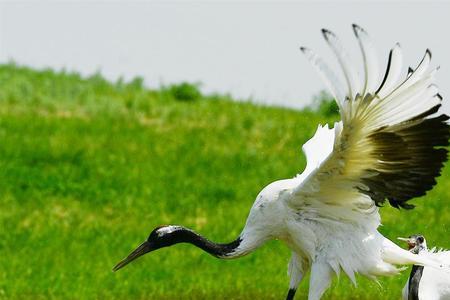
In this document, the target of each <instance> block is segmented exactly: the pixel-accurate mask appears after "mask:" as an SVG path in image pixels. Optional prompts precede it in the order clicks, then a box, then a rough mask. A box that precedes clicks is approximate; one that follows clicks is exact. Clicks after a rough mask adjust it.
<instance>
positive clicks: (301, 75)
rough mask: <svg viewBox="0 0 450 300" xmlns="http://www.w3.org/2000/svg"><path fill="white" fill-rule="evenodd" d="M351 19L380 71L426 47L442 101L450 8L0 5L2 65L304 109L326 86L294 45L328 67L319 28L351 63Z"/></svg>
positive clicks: (448, 71) (354, 50) (448, 85)
mask: <svg viewBox="0 0 450 300" xmlns="http://www.w3.org/2000/svg"><path fill="white" fill-rule="evenodd" d="M352 23H357V24H359V25H360V26H362V27H363V28H365V29H366V31H368V33H369V34H370V36H371V37H372V40H373V43H374V45H375V46H376V47H377V49H378V52H379V55H380V62H381V63H382V65H381V66H380V68H381V69H382V70H384V69H385V65H386V62H387V55H388V51H389V49H390V48H391V47H392V46H393V45H394V44H395V42H400V44H401V45H402V49H403V53H404V61H405V64H406V65H405V73H406V68H407V66H408V65H411V66H416V65H417V63H418V62H419V61H420V59H421V58H422V56H423V54H424V52H425V49H426V48H430V49H431V50H432V53H433V64H434V65H440V66H441V69H440V71H439V74H438V76H437V77H438V84H439V86H440V88H441V91H442V94H443V96H444V101H445V98H450V35H449V33H448V32H449V28H450V2H432V1H427V2H409V3H408V2H396V3H392V2H385V3H380V2H368V1H363V2H346V1H336V2H311V1H303V2H279V1H277V2H275V1H273V2H268V1H266V2H255V1H251V2H249V1H247V2H239V1H233V2H216V1H214V2H198V1H197V2H195V1H192V2H191V1H190V2H186V1H184V2H170V1H164V2H155V1H147V2H145V1H140V2H130V1H127V2H125V1H119V2H108V1H96V2H94V1H70V2H66V1H64V2H61V1H60V2H49V1H10V2H5V1H0V62H7V61H8V60H10V59H12V60H14V61H16V62H17V63H19V64H23V65H28V66H33V67H38V68H42V67H52V68H55V69H61V68H63V67H65V68H66V69H68V70H76V71H79V72H81V73H82V74H85V75H88V74H92V73H94V72H95V71H97V70H100V71H101V73H102V74H104V75H105V76H106V77H107V78H109V79H113V80H114V79H117V78H118V77H119V76H121V75H123V76H124V77H125V78H128V79H129V78H132V77H134V76H137V75H139V76H142V77H144V79H145V83H146V85H147V86H149V87H158V86H159V85H160V84H161V83H165V84H168V83H174V82H180V81H190V82H202V83H203V90H204V91H205V92H213V91H215V92H221V93H227V92H229V93H231V94H232V95H233V96H235V97H237V98H248V97H252V98H254V99H255V101H259V102H264V103H270V104H275V105H285V106H290V107H302V106H304V105H305V104H308V103H310V102H311V99H312V96H313V95H314V94H317V93H318V92H319V91H320V90H322V89H324V88H325V86H324V85H323V83H322V82H321V80H320V78H319V77H318V76H317V74H316V73H315V71H314V70H313V69H312V67H311V66H310V65H309V63H308V62H307V61H306V59H305V58H304V57H303V55H302V54H301V52H300V51H299V47H300V46H308V47H309V48H312V49H314V50H315V51H316V52H317V53H319V54H320V55H321V56H322V57H324V58H325V59H326V60H327V61H329V62H332V63H333V64H332V65H333V66H336V64H335V62H334V57H333V55H332V53H331V51H330V50H329V49H328V47H327V45H326V43H325V42H324V41H323V39H322V36H321V33H320V29H321V28H323V27H325V28H328V29H331V30H332V31H334V32H335V33H336V34H338V35H339V36H340V38H341V39H342V40H343V42H344V44H345V45H346V46H347V47H346V48H347V49H348V51H349V52H350V53H351V54H352V56H354V57H355V61H356V62H357V63H359V61H360V53H359V48H358V44H357V42H356V40H355V39H354V38H353V32H352V30H351V24H352ZM448 102H450V100H448ZM445 111H446V112H447V113H450V103H448V104H446V105H445Z"/></svg>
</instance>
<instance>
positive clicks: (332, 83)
mask: <svg viewBox="0 0 450 300" xmlns="http://www.w3.org/2000/svg"><path fill="white" fill-rule="evenodd" d="M353 31H354V33H355V36H356V38H357V39H358V42H359V46H360V49H361V51H362V58H363V63H364V69H363V72H364V73H363V74H364V75H363V76H362V78H361V77H360V76H359V75H358V73H357V72H356V70H355V69H354V66H353V61H354V60H355V59H354V58H352V57H350V56H349V55H348V54H347V52H346V51H345V50H344V48H343V47H342V45H341V43H340V41H339V39H338V38H337V37H336V35H335V34H333V33H332V32H331V31H329V30H325V29H324V30H322V33H323V36H324V37H325V40H326V42H327V43H328V45H329V46H330V47H331V49H332V51H333V52H334V54H335V55H336V57H337V60H338V62H339V65H340V67H341V69H342V71H343V75H344V76H343V77H344V81H345V84H342V83H341V82H340V79H339V78H338V77H337V76H336V75H334V73H333V72H332V71H331V69H330V68H329V67H328V66H327V65H326V64H325V62H324V61H323V60H322V59H321V58H319V56H317V55H316V54H314V53H313V52H312V51H311V50H309V49H307V48H304V47H302V48H301V51H302V52H303V53H304V54H305V55H306V57H307V58H308V60H309V61H310V62H311V63H312V65H313V66H314V67H315V69H316V70H317V71H318V72H319V74H320V75H321V76H322V77H323V79H324V80H325V83H326V85H327V87H328V88H329V91H330V92H331V94H332V95H333V97H334V98H335V100H336V102H337V104H338V106H339V111H340V116H341V119H342V120H341V121H340V122H337V123H335V124H334V127H333V128H329V127H328V125H325V126H324V127H322V126H320V125H319V127H318V128H317V131H316V133H315V135H314V136H313V137H312V138H311V139H310V140H309V141H308V142H307V143H306V144H305V145H303V152H304V153H305V155H306V158H307V165H306V168H305V170H304V171H303V172H302V173H300V174H298V175H297V176H295V177H294V178H290V179H284V180H277V181H275V182H273V183H271V184H269V185H268V186H266V187H265V188H263V189H262V191H261V192H260V193H259V194H258V195H257V197H256V200H255V202H254V204H253V206H252V208H251V209H250V213H249V215H248V218H247V221H246V223H245V226H244V228H243V230H242V232H241V234H240V235H239V236H238V237H237V238H236V240H234V241H232V242H231V243H228V244H217V243H214V242H211V241H209V240H208V239H206V238H205V237H203V236H201V235H200V234H198V233H196V232H194V231H193V230H191V229H188V228H185V227H182V226H173V225H171V226H160V227H157V228H156V229H154V230H153V231H152V232H151V233H150V236H149V237H148V239H147V240H146V241H145V242H144V243H143V244H141V245H140V246H139V247H138V248H137V249H136V250H134V251H133V252H132V253H131V254H130V255H129V256H128V257H126V258H125V259H123V260H122V261H121V262H119V263H118V264H117V265H116V266H115V267H114V271H117V270H119V269H120V268H122V267H124V266H125V265H127V264H128V263H130V262H131V261H133V260H134V259H136V258H138V257H140V256H142V255H143V254H145V253H148V252H151V251H154V250H156V249H160V248H163V247H167V246H172V245H174V244H177V243H190V244H193V245H194V246H196V247H198V248H201V249H202V250H204V251H206V252H208V253H210V254H212V255H213V256H215V257H218V258H223V259H231V258H237V257H241V256H243V255H246V254H248V253H250V252H252V251H254V250H255V249H256V248H258V247H259V246H261V245H262V244H263V243H264V242H266V241H267V240H270V239H279V240H281V241H283V242H284V243H285V244H286V245H287V246H288V247H289V248H290V249H291V250H292V257H291V260H290V263H289V266H288V273H289V276H290V285H289V292H288V295H287V299H293V298H294V295H295V292H296V289H297V287H298V285H299V283H300V281H301V280H302V278H303V277H304V275H305V273H306V272H308V271H310V272H311V277H310V282H309V293H308V299H309V300H315V299H319V298H320V297H321V296H322V294H323V293H324V291H325V290H326V289H327V288H328V286H329V285H330V283H331V280H332V278H333V276H334V275H335V274H338V273H339V272H340V271H341V270H343V271H344V273H345V274H347V276H348V277H349V278H350V279H351V280H352V281H353V282H355V273H360V274H362V275H364V276H367V277H369V278H375V277H376V276H380V275H394V274H397V273H398V272H399V269H398V268H397V267H396V266H395V265H404V264H418V265H426V266H433V267H436V268H440V267H442V266H440V265H439V264H436V263H435V262H434V261H432V260H429V259H427V258H426V257H423V256H420V255H414V254H413V253H411V252H409V251H407V250H404V249H402V248H400V247H398V246H397V245H396V244H394V243H393V242H391V241H390V240H388V239H387V238H385V237H384V236H383V235H381V234H380V233H379V232H378V230H377V228H378V226H379V225H380V214H379V212H378V210H379V207H380V206H382V205H383V204H384V203H385V201H386V200H387V201H388V203H389V204H390V205H391V206H393V207H396V208H405V209H410V208H412V207H413V206H412V205H411V204H409V203H408V200H410V199H412V198H415V197H419V196H422V195H424V194H425V193H426V191H428V190H430V189H431V188H432V187H433V186H434V185H435V184H436V180H435V178H436V177H438V176H439V175H440V171H441V168H442V166H443V164H444V162H445V161H446V160H447V150H446V149H445V147H446V146H448V144H449V143H448V139H449V136H450V130H449V126H448V124H447V123H446V121H447V119H448V117H447V116H446V115H438V116H436V114H435V113H436V112H438V110H439V108H440V106H441V101H442V97H441V96H440V95H439V93H438V88H437V86H436V85H435V78H434V76H435V74H436V71H437V69H432V70H431V71H430V70H429V65H430V60H431V52H430V51H429V50H427V51H426V52H425V56H424V57H423V59H422V61H421V62H420V63H419V65H418V66H417V68H415V69H414V70H412V69H409V70H408V72H407V73H406V72H405V74H404V75H403V76H402V75H401V73H402V54H401V50H400V45H399V44H396V45H395V46H394V48H393V49H392V50H391V51H390V54H389V59H388V63H387V69H386V72H385V74H384V77H381V76H380V73H379V66H378V61H377V55H376V52H375V50H374V48H373V46H372V43H371V42H370V39H369V37H368V35H367V33H366V32H365V31H364V30H363V29H362V28H361V27H359V26H357V25H353Z"/></svg>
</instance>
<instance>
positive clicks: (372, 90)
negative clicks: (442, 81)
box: [292, 25, 450, 209]
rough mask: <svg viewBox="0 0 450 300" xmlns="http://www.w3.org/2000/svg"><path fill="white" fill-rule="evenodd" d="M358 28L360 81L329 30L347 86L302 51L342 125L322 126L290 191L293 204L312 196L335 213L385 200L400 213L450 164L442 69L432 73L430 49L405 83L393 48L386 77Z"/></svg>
mask: <svg viewBox="0 0 450 300" xmlns="http://www.w3.org/2000/svg"><path fill="white" fill-rule="evenodd" d="M353 29H354V33H355V35H356V37H357V39H358V42H359V45H360V48H361V52H362V56H363V63H364V76H363V78H364V79H363V80H360V77H359V76H358V73H357V72H356V70H355V69H354V68H353V65H352V63H351V60H350V57H349V55H348V54H347V53H346V52H345V50H344V48H343V47H342V46H341V44H340V42H339V40H338V38H337V37H336V36H335V35H334V34H333V33H332V32H330V31H328V30H322V32H323V35H324V37H325V40H326V41H327V43H328V44H329V46H330V47H331V49H332V50H333V52H334V53H335V55H336V57H337V59H338V62H339V64H340V66H341V68H342V71H343V74H344V79H345V84H341V83H340V82H339V80H338V77H337V76H336V75H334V74H333V72H332V71H331V69H330V68H329V67H328V66H327V65H326V64H325V62H324V61H323V60H322V59H321V58H320V57H318V56H317V55H316V54H314V53H313V52H312V51H311V50H309V49H307V48H301V50H302V51H303V52H304V54H305V55H306V57H307V58H308V59H309V60H310V62H311V63H312V64H313V66H314V67H315V68H316V69H317V70H318V71H319V74H320V75H321V76H322V77H323V79H324V80H325V82H326V84H327V86H328V88H329V90H330V91H331V93H332V95H333V96H334V98H335V99H336V102H337V103H338V106H339V110H340V115H341V118H342V121H341V122H339V123H336V124H335V126H334V128H333V129H328V127H320V126H319V128H318V130H317V132H316V134H315V135H314V137H313V138H312V139H311V140H309V141H308V142H307V143H306V144H305V145H304V147H303V150H304V152H305V155H306V157H307V167H306V169H305V171H304V172H303V173H302V174H301V175H299V176H298V177H299V179H301V180H299V181H298V182H299V184H298V186H297V187H296V188H295V189H294V192H293V195H294V196H301V197H293V199H297V200H298V199H310V201H316V202H317V203H316V204H329V205H334V207H335V209H338V206H342V205H345V204H350V205H351V206H352V208H354V209H369V208H370V206H371V205H372V207H373V204H374V203H375V204H376V205H377V206H380V205H382V204H383V203H384V202H385V201H386V200H388V201H389V203H390V204H391V205H392V206H394V207H397V208H398V207H402V208H412V207H413V206H412V205H410V204H408V203H407V201H408V200H410V199H412V198H414V197H418V196H422V195H424V194H425V193H426V191H428V190H430V189H431V188H432V187H433V186H434V185H435V184H436V180H435V178H436V177H437V176H439V175H440V171H441V168H442V166H443V164H444V162H445V161H446V160H447V149H445V148H444V147H446V146H448V144H449V142H448V139H449V136H450V127H449V125H448V124H447V123H446V121H447V120H448V118H449V117H447V116H446V115H439V116H436V114H435V113H436V112H438V110H439V108H440V106H441V101H442V97H441V96H440V95H439V93H438V88H437V86H436V85H435V83H434V81H435V79H434V75H435V73H436V71H437V69H433V70H431V71H430V70H428V67H429V65H430V60H431V52H430V51H429V50H427V51H426V53H425V56H424V57H423V59H422V61H421V62H420V64H419V65H418V67H417V68H416V69H414V70H411V69H409V70H408V72H407V74H405V75H404V76H406V78H405V79H401V70H402V68H401V67H402V54H401V49H400V45H399V44H396V45H395V47H394V48H393V49H392V50H391V51H390V54H389V60H388V64H387V70H386V73H385V75H384V77H383V78H382V79H381V76H379V72H378V70H379V69H378V62H377V56H376V52H375V50H374V48H373V47H372V44H371V42H370V39H369V37H368V35H367V33H366V32H365V31H364V30H363V29H362V28H360V27H359V26H357V25H353ZM311 199H312V200H311ZM292 204H293V205H295V201H293V203H292ZM315 207H317V205H316V206H315ZM327 207H330V206H327Z"/></svg>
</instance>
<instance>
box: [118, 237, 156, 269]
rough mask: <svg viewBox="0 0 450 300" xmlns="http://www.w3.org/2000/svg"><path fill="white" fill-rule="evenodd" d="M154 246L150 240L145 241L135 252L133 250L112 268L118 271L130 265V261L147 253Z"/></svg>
mask: <svg viewBox="0 0 450 300" xmlns="http://www.w3.org/2000/svg"><path fill="white" fill-rule="evenodd" d="M152 250H153V248H152V246H151V244H150V243H149V242H148V241H145V242H143V243H142V244H141V245H139V247H137V248H136V249H135V250H134V251H133V252H131V253H130V254H129V255H128V256H127V257H125V258H124V259H122V260H121V261H120V262H119V263H118V264H117V265H115V267H114V268H113V269H112V270H113V271H114V272H116V271H117V270H119V269H122V268H123V267H125V266H126V265H128V264H129V263H130V262H132V261H133V260H135V259H136V258H138V257H139V256H142V255H144V254H145V253H148V252H150V251H152Z"/></svg>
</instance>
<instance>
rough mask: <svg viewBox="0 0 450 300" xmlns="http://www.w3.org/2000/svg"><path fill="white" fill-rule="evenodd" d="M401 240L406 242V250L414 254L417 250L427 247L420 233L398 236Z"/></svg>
mask: <svg viewBox="0 0 450 300" xmlns="http://www.w3.org/2000/svg"><path fill="white" fill-rule="evenodd" d="M398 239H399V240H401V241H404V242H406V243H407V244H408V250H409V251H411V252H412V253H414V254H418V253H419V251H421V250H424V249H426V248H427V242H426V241H425V238H424V237H423V235H421V234H413V235H410V236H409V237H408V238H398Z"/></svg>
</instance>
